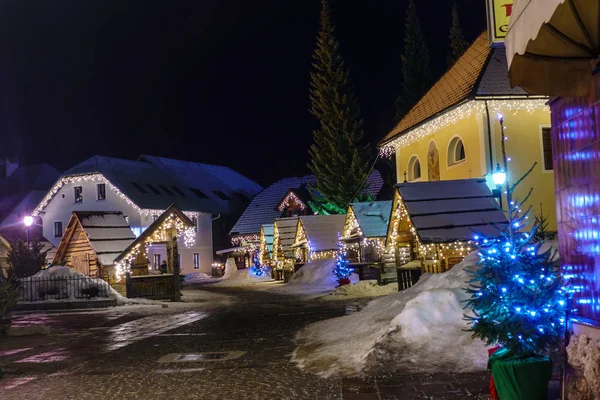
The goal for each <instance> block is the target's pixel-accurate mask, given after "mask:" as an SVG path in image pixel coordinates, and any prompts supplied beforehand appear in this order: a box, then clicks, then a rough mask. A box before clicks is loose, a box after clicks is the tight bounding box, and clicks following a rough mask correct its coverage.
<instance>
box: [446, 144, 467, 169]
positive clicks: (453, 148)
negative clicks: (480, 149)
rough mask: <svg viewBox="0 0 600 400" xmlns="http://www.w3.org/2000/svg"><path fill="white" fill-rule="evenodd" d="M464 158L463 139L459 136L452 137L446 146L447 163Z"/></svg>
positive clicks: (453, 162)
mask: <svg viewBox="0 0 600 400" xmlns="http://www.w3.org/2000/svg"><path fill="white" fill-rule="evenodd" d="M466 158H467V157H466V153H465V145H464V144H463V141H462V140H461V139H460V138H459V137H454V138H453V139H452V140H451V141H450V145H449V146H448V165H452V164H456V163H459V162H461V161H464V160H465V159H466Z"/></svg>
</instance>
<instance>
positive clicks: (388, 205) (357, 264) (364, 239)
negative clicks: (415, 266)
mask: <svg viewBox="0 0 600 400" xmlns="http://www.w3.org/2000/svg"><path fill="white" fill-rule="evenodd" d="M392 203H393V202H392V201H372V202H365V203H352V204H350V206H349V207H348V213H347V214H346V220H345V222H344V229H343V232H342V235H341V237H340V242H341V243H342V250H343V251H344V253H345V257H346V259H347V260H348V261H349V262H350V265H351V266H352V267H353V268H354V270H355V271H356V272H357V273H358V276H359V278H360V279H361V280H363V279H377V281H378V282H380V283H383V281H382V272H383V271H384V250H385V240H386V236H387V231H388V227H389V223H390V219H391V214H392ZM383 275H385V273H384V274H383ZM395 276H396V269H395V265H393V270H392V274H391V280H394V279H395ZM384 280H385V279H384Z"/></svg>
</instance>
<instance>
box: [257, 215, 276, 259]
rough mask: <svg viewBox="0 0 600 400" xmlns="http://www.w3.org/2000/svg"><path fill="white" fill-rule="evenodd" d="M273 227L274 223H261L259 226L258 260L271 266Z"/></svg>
mask: <svg viewBox="0 0 600 400" xmlns="http://www.w3.org/2000/svg"><path fill="white" fill-rule="evenodd" d="M273 227H274V224H263V225H262V226H261V227H260V238H259V245H258V261H259V262H260V263H261V265H267V266H271V259H272V257H273Z"/></svg>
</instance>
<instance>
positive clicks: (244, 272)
mask: <svg viewBox="0 0 600 400" xmlns="http://www.w3.org/2000/svg"><path fill="white" fill-rule="evenodd" d="M263 270H264V272H265V273H264V275H263V276H256V275H254V274H253V273H251V272H250V268H244V269H240V270H237V271H235V272H234V273H232V274H230V275H229V276H223V278H222V279H221V280H220V281H219V282H217V283H215V285H216V286H244V285H252V284H255V283H258V282H271V281H272V280H273V278H271V268H264V269H263Z"/></svg>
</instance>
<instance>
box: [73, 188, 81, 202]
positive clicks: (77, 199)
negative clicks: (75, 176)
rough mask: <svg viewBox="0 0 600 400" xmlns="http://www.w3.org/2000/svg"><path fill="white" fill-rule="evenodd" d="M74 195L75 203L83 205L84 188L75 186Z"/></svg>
mask: <svg viewBox="0 0 600 400" xmlns="http://www.w3.org/2000/svg"><path fill="white" fill-rule="evenodd" d="M73 195H74V196H75V203H81V202H82V201H83V187H81V186H75V187H74V188H73Z"/></svg>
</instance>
